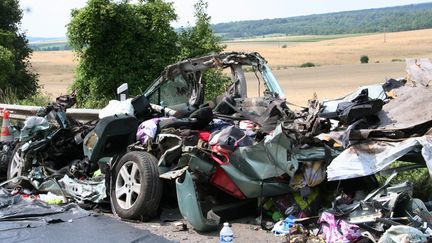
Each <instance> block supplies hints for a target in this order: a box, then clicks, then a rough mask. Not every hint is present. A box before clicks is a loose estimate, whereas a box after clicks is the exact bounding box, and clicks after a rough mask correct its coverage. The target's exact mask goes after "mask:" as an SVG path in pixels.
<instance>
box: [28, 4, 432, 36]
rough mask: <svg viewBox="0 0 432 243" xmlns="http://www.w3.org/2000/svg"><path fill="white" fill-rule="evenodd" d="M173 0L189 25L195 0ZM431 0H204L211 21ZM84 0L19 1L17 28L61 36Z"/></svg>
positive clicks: (182, 23)
mask: <svg viewBox="0 0 432 243" xmlns="http://www.w3.org/2000/svg"><path fill="white" fill-rule="evenodd" d="M168 1H169V2H174V7H175V9H176V13H177V15H178V20H177V21H176V22H174V23H172V25H173V26H174V27H181V26H188V25H192V24H193V22H194V18H193V4H194V3H195V2H196V1H195V0H168ZM431 1H432V0H207V2H208V11H207V13H208V14H209V15H210V16H211V20H212V23H214V24H216V23H223V22H231V21H239V20H256V19H272V18H283V17H292V16H300V15H309V14H320V13H330V12H340V11H348V10H359V9H370V8H381V7H390V6H398V5H408V4H415V3H424V2H431ZM86 2H87V1H86V0H20V4H21V8H22V9H23V10H24V17H23V19H22V25H21V29H22V30H23V31H25V32H26V33H27V36H32V37H64V36H65V35H66V25H67V23H69V21H70V11H71V9H74V8H81V7H84V6H85V4H86Z"/></svg>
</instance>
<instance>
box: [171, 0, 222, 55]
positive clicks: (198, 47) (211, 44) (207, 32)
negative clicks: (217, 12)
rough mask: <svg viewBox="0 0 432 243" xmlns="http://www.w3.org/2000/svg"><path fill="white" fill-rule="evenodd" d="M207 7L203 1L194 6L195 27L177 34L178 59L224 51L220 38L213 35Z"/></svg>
mask: <svg viewBox="0 0 432 243" xmlns="http://www.w3.org/2000/svg"><path fill="white" fill-rule="evenodd" d="M207 7H208V4H207V2H205V1H203V0H198V2H196V3H195V4H194V8H195V13H194V16H195V25H194V26H193V27H188V28H185V29H182V31H181V32H180V33H179V46H180V55H179V59H185V58H191V57H196V56H202V55H206V54H210V53H219V52H221V51H223V50H224V49H225V45H222V44H221V43H222V38H221V37H220V36H217V35H215V34H214V33H213V30H212V28H211V24H210V20H211V17H210V16H209V15H208V14H207Z"/></svg>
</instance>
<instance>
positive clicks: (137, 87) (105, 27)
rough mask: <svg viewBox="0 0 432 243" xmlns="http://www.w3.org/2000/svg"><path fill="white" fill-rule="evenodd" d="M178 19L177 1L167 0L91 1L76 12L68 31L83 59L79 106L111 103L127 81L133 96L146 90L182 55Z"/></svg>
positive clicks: (78, 74)
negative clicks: (174, 23)
mask: <svg viewBox="0 0 432 243" xmlns="http://www.w3.org/2000/svg"><path fill="white" fill-rule="evenodd" d="M175 19H176V14H175V12H174V9H173V6H172V3H166V2H164V1H162V0H151V1H150V0H149V1H138V2H136V3H130V2H129V1H114V0H89V1H88V2H87V5H86V6H85V7H84V8H82V9H78V10H73V11H72V20H71V22H70V23H69V25H68V31H67V35H68V39H69V45H70V46H71V47H72V48H73V49H74V50H75V52H76V54H77V56H78V58H79V59H80V63H79V65H78V67H77V70H76V77H77V78H76V80H75V83H74V85H73V89H77V90H78V97H77V98H78V104H79V105H80V106H91V107H100V106H103V105H106V101H107V100H109V99H112V98H114V97H115V94H116V88H117V86H119V85H120V84H122V83H125V82H127V83H128V84H129V90H130V93H131V94H132V95H136V94H138V93H140V92H142V91H143V90H144V89H145V88H146V87H147V86H148V85H149V84H150V83H151V82H152V81H153V80H154V79H155V78H156V77H157V76H158V75H159V73H160V72H161V71H162V70H163V69H164V67H165V66H166V65H168V64H170V63H172V62H173V61H174V60H175V58H176V57H177V54H178V48H177V46H176V40H177V35H176V33H175V32H174V29H173V28H172V27H171V25H170V22H171V21H173V20H175Z"/></svg>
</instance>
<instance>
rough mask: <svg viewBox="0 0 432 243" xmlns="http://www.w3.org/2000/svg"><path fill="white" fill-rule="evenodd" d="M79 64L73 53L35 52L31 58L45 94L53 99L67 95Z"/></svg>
mask: <svg viewBox="0 0 432 243" xmlns="http://www.w3.org/2000/svg"><path fill="white" fill-rule="evenodd" d="M77 63H78V62H77V61H76V60H75V58H74V55H73V53H72V52H71V51H46V52H34V53H33V56H32V58H31V64H32V66H33V69H34V71H35V72H36V73H38V74H39V84H40V85H41V86H42V90H43V92H44V93H46V94H48V95H49V96H51V97H56V96H58V95H60V94H65V93H67V90H68V88H69V86H70V85H71V84H72V83H73V80H74V76H75V75H74V71H75V67H76V65H77Z"/></svg>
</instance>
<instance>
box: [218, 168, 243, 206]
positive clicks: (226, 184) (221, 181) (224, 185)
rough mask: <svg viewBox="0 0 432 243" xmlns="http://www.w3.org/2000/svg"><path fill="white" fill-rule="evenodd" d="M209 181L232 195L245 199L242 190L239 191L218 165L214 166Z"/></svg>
mask: <svg viewBox="0 0 432 243" xmlns="http://www.w3.org/2000/svg"><path fill="white" fill-rule="evenodd" d="M210 183H211V184H213V185H214V186H215V187H217V188H219V189H221V190H222V191H224V192H226V193H228V194H230V195H231V196H233V197H236V198H239V199H246V196H245V195H244V194H243V192H241V191H240V189H239V188H238V186H237V185H236V184H235V183H234V182H233V181H232V180H231V178H230V177H229V176H228V174H227V173H226V172H225V171H224V170H223V169H222V168H221V167H219V166H218V167H217V168H216V172H215V173H214V174H213V175H212V177H211V179H210Z"/></svg>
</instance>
